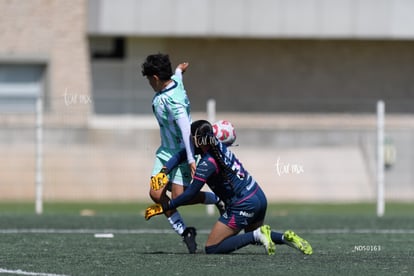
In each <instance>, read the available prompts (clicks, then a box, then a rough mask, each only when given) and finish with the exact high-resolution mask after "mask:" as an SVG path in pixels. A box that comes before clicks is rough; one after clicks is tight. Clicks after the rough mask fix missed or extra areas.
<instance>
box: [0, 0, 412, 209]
mask: <svg viewBox="0 0 414 276" xmlns="http://www.w3.org/2000/svg"><path fill="white" fill-rule="evenodd" d="M413 11H414V2H413V1H411V0H395V1H389V0H297V1H291V0H254V1H253V0H247V1H239V0H226V1H220V0H178V1H169V0H151V1H145V0H120V1H110V0H89V1H86V0H73V1H64V0H33V1H19V0H0V41H1V43H0V152H1V155H0V166H1V169H0V172H1V173H0V174H1V176H0V199H2V200H31V199H33V198H34V194H35V184H34V179H35V146H36V139H35V137H36V136H35V126H36V116H35V103H36V99H37V98H39V97H41V98H42V99H43V119H44V124H43V130H44V133H43V142H42V144H43V151H44V159H43V161H42V162H43V169H42V172H43V185H44V188H43V194H44V199H45V200H49V201H58V200H148V184H147V183H148V179H149V175H150V172H151V168H152V163H153V156H154V152H155V149H156V147H157V146H158V143H159V138H158V127H157V124H156V121H155V119H153V116H152V111H151V99H152V97H153V95H154V94H153V92H152V90H151V88H150V86H149V85H148V83H147V80H146V79H145V78H143V77H142V76H141V68H140V65H141V63H142V62H143V60H144V58H145V57H146V56H147V55H148V54H151V53H157V52H164V53H169V54H170V56H171V58H172V61H173V62H174V64H177V63H179V62H182V61H189V62H190V68H189V71H188V72H186V74H185V85H186V88H187V91H188V94H189V97H190V100H191V103H192V111H193V119H199V118H206V116H207V115H206V113H205V110H206V101H207V100H208V99H211V98H212V99H215V100H216V103H217V105H216V107H217V115H216V118H217V119H228V120H230V121H232V123H233V124H234V126H235V127H236V130H237V133H238V138H237V139H238V143H239V144H240V147H237V148H234V151H235V152H237V154H238V155H239V157H240V159H241V160H242V161H243V162H244V163H245V165H246V166H247V168H248V169H249V170H250V171H251V173H252V174H253V175H254V176H255V177H256V178H257V180H258V181H259V183H260V184H261V185H262V186H263V187H264V189H265V191H266V193H267V194H268V197H269V199H270V200H271V201H294V200H303V201H311V202H320V201H322V202H332V201H373V200H375V194H376V186H375V159H376V152H375V150H376V138H375V137H376V136H375V126H376V125H375V124H376V117H375V107H376V102H377V101H378V100H380V99H381V100H384V101H385V104H386V112H387V115H386V154H385V157H386V158H385V160H386V164H385V165H386V167H387V171H386V192H385V194H386V198H387V199H388V200H407V201H409V200H413V199H414V171H413V168H414V150H413V147H412V145H413V141H414V78H413V76H414V17H413V16H412V14H413Z"/></svg>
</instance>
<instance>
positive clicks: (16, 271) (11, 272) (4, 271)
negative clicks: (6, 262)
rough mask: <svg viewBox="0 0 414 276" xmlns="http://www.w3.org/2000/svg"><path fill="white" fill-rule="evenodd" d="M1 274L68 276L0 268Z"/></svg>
mask: <svg viewBox="0 0 414 276" xmlns="http://www.w3.org/2000/svg"><path fill="white" fill-rule="evenodd" d="M0 273H8V274H15V275H33V276H66V275H62V274H51V273H42V272H30V271H23V270H20V269H18V270H11V269H4V268H0Z"/></svg>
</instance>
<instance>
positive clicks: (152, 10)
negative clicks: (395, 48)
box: [88, 0, 414, 39]
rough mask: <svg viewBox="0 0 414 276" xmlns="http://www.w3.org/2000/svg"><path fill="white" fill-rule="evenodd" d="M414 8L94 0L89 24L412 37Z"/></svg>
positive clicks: (192, 33)
mask: <svg viewBox="0 0 414 276" xmlns="http://www.w3.org/2000/svg"><path fill="white" fill-rule="evenodd" d="M120 3H121V4H120ZM413 9H414V3H413V2H412V1H410V0H394V1H389V0H296V1H292V0H255V1H253V0H248V1H240V0H226V1H222V0H177V1H168V0H152V1H147V0H139V1H136V0H123V1H111V0H91V1H89V18H90V20H89V25H88V30H89V33H91V34H95V35H98V34H99V35H122V36H125V35H127V36H167V37H171V36H172V37H177V36H179V37H183V36H184V37H244V38H246V37H251V38H280V37H290V38H292V37H300V38H387V39H396V38H397V39H398V38H399V39H407V38H408V39H413V38H414V29H413V28H412V27H411V26H413V25H414V19H413V17H412V16H411V15H412V13H411V11H412V10H413ZM154 18H156V20H154Z"/></svg>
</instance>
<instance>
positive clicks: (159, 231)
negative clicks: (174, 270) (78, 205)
mask: <svg viewBox="0 0 414 276" xmlns="http://www.w3.org/2000/svg"><path fill="white" fill-rule="evenodd" d="M275 231H278V230H277V229H275ZM197 232H199V233H201V234H209V233H210V229H200V230H197ZM295 232H297V233H306V234H319V235H324V234H414V229H346V228H344V229H307V230H305V229H296V230H295ZM96 233H103V234H108V233H110V234H118V235H142V234H175V232H174V231H172V230H171V229H47V228H33V229H0V234H96Z"/></svg>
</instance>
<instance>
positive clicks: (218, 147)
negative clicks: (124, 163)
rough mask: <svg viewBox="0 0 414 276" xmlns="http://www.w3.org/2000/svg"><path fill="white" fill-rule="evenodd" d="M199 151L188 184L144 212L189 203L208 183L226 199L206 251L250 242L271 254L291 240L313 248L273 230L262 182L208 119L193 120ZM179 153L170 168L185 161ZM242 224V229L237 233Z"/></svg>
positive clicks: (229, 249)
mask: <svg viewBox="0 0 414 276" xmlns="http://www.w3.org/2000/svg"><path fill="white" fill-rule="evenodd" d="M191 135H192V137H193V142H194V145H195V149H196V153H200V154H201V159H200V160H199V162H198V164H197V169H196V173H195V175H194V177H193V181H192V183H191V185H190V186H189V187H188V189H186V190H185V192H184V193H182V194H181V195H180V196H178V197H177V198H175V199H171V200H169V201H163V202H161V203H159V204H154V205H152V206H149V207H148V208H147V209H146V213H145V218H146V219H149V218H151V217H152V216H154V215H158V214H161V213H163V212H165V211H166V210H170V209H174V208H177V207H179V206H181V205H186V204H188V202H189V201H191V199H192V198H193V197H194V196H195V195H196V194H197V193H198V192H199V191H200V189H201V188H202V187H203V185H204V184H205V183H207V185H208V186H209V187H210V188H211V189H212V191H213V192H214V193H215V194H216V195H217V196H218V197H219V198H220V199H221V200H223V201H224V202H225V204H226V211H225V212H224V213H223V214H222V215H221V216H220V218H219V219H218V221H217V222H216V224H215V225H214V226H213V229H212V230H211V232H210V235H209V236H208V239H207V242H206V246H205V251H206V253H207V254H220V253H221V254H222V253H230V252H233V251H234V250H237V249H239V248H242V247H244V246H247V245H249V244H258V243H259V244H262V245H263V246H264V247H265V249H266V252H267V254H268V255H273V254H274V253H275V244H287V245H289V246H291V247H293V248H296V249H298V250H299V251H301V252H302V253H304V254H307V255H310V254H312V247H311V245H310V244H309V243H308V242H307V241H306V240H304V239H303V238H301V237H299V236H298V235H297V234H296V233H294V232H293V231H291V230H288V231H285V232H284V233H278V232H275V231H272V230H271V228H270V226H269V225H264V218H265V215H266V209H267V199H266V196H265V194H264V193H263V191H262V189H261V188H260V186H259V185H258V184H257V182H256V181H255V180H254V179H253V177H252V176H251V175H250V174H249V173H248V172H247V171H246V170H245V169H244V167H243V165H242V164H241V163H240V162H239V160H238V159H237V158H236V156H235V155H234V154H233V153H232V152H231V151H230V150H228V149H227V147H226V146H225V145H224V144H222V143H220V142H219V141H218V140H217V138H216V137H214V135H213V128H212V126H211V124H210V123H209V122H208V121H204V120H199V121H196V122H194V123H193V124H192V125H191ZM179 155H180V153H178V154H177V155H176V156H174V157H173V158H171V159H170V160H169V161H168V162H167V163H166V167H167V171H168V170H169V169H171V168H173V167H174V166H175V165H177V164H178V163H179V162H181V157H180V156H179ZM241 230H244V233H243V234H239V233H240V232H241Z"/></svg>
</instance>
